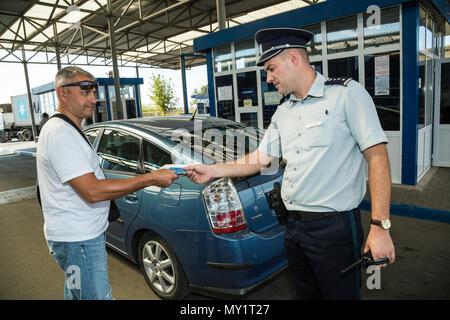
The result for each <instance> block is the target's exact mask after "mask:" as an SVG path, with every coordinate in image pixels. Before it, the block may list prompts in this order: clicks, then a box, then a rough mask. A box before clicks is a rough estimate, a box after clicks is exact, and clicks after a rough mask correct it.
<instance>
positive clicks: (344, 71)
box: [328, 57, 359, 81]
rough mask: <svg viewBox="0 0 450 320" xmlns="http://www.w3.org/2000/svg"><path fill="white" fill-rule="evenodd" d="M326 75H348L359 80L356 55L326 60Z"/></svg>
mask: <svg viewBox="0 0 450 320" xmlns="http://www.w3.org/2000/svg"><path fill="white" fill-rule="evenodd" d="M328 77H330V78H332V77H350V78H352V79H353V80H356V81H359V71H358V57H348V58H341V59H333V60H328Z"/></svg>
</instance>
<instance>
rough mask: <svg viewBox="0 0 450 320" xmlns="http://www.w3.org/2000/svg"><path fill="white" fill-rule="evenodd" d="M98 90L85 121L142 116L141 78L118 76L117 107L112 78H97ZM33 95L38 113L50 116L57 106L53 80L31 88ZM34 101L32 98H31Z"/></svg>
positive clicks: (142, 80)
mask: <svg viewBox="0 0 450 320" xmlns="http://www.w3.org/2000/svg"><path fill="white" fill-rule="evenodd" d="M96 80H97V82H98V85H99V86H98V91H97V92H96V94H95V98H96V100H97V104H96V106H95V108H94V114H93V116H92V119H89V120H87V122H89V123H90V122H92V123H96V122H103V121H109V120H122V119H132V118H140V117H142V105H141V98H140V95H139V85H141V84H143V83H144V79H143V78H120V80H119V83H120V100H121V102H122V103H121V105H122V107H121V108H118V107H117V102H116V101H117V99H116V95H115V89H114V79H113V78H97V79H96ZM31 92H32V95H33V97H35V99H36V101H37V106H36V109H37V110H39V112H38V113H39V114H41V115H42V113H44V112H46V113H47V114H48V115H49V116H51V115H52V114H53V113H54V112H55V111H56V108H57V107H58V98H57V96H56V92H55V85H54V82H50V83H47V84H45V85H42V86H39V87H36V88H33V89H32V90H31ZM33 101H34V100H33Z"/></svg>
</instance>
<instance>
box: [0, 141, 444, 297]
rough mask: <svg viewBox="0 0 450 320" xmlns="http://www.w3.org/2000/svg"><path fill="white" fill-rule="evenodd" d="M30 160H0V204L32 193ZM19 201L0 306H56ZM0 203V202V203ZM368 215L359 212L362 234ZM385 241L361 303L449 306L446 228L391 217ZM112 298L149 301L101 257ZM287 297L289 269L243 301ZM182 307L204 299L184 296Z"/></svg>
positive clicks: (127, 272)
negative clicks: (388, 246) (389, 252)
mask: <svg viewBox="0 0 450 320" xmlns="http://www.w3.org/2000/svg"><path fill="white" fill-rule="evenodd" d="M0 147H1V145H0ZM35 181H36V168H35V159H34V158H31V157H25V156H17V155H7V154H0V199H1V196H2V194H4V193H5V192H6V191H8V190H13V189H23V188H25V187H30V186H33V185H34V183H35ZM27 192H28V195H25V196H24V197H23V198H25V199H24V200H19V201H17V199H16V200H14V202H10V203H6V204H5V203H4V204H0V299H2V300H11V299H31V300H47V299H56V300H58V299H63V283H64V276H63V273H62V271H61V270H60V269H59V267H58V266H57V264H56V262H55V261H54V260H53V258H52V257H51V256H50V255H49V253H48V249H47V246H46V243H45V239H44V235H43V217H42V213H41V212H40V208H39V206H38V204H37V201H36V199H35V198H34V197H33V193H32V192H30V191H27ZM0 203H1V201H0ZM369 219H370V213H369V212H365V211H363V212H362V221H363V226H364V229H365V231H366V232H367V229H368V228H367V227H368V225H369ZM392 224H393V228H392V231H391V236H392V238H393V240H394V243H395V247H396V262H395V263H394V264H393V265H391V266H389V267H388V268H386V269H382V270H381V272H380V280H381V281H380V289H377V288H373V289H369V288H368V285H367V283H368V282H369V287H370V286H373V285H376V282H375V281H374V277H373V275H374V274H373V273H370V274H366V273H365V272H364V271H363V281H362V291H361V293H362V298H363V299H367V300H373V299H450V276H449V272H448V268H449V266H450V225H448V224H444V223H439V222H431V221H425V220H418V219H412V218H407V217H400V216H395V215H392ZM108 266H109V276H110V281H111V286H112V292H113V296H114V297H115V298H116V299H120V300H122V299H126V300H157V299H158V297H157V296H156V295H155V294H154V293H153V292H152V291H151V290H150V289H149V287H148V286H147V284H146V282H145V280H144V278H143V276H142V275H141V273H140V270H139V268H138V266H137V265H134V264H133V263H131V262H130V261H128V260H127V259H125V258H124V257H122V256H121V255H119V254H117V253H115V252H114V251H112V250H110V249H108ZM293 297H294V290H293V287H292V281H291V279H290V271H289V269H287V270H285V271H284V272H282V273H281V274H280V275H278V276H277V277H275V278H274V279H271V280H270V281H269V282H268V283H267V284H265V285H264V286H261V287H259V288H257V289H256V290H254V291H253V292H251V293H250V294H249V295H248V296H246V297H245V299H252V300H253V299H254V300H278V299H281V300H290V299H293ZM188 299H210V298H209V297H205V296H201V295H196V294H191V295H190V296H189V297H188Z"/></svg>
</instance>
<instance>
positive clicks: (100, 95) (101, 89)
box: [95, 86, 106, 100]
mask: <svg viewBox="0 0 450 320" xmlns="http://www.w3.org/2000/svg"><path fill="white" fill-rule="evenodd" d="M95 99H96V100H105V99H106V97H105V87H104V86H98V90H97V91H96V92H95Z"/></svg>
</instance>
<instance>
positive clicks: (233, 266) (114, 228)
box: [85, 115, 287, 299]
mask: <svg viewBox="0 0 450 320" xmlns="http://www.w3.org/2000/svg"><path fill="white" fill-rule="evenodd" d="M85 133H86V135H87V137H88V138H89V140H90V141H91V143H92V145H93V146H94V148H95V149H96V150H97V153H98V156H99V161H100V165H101V167H102V169H103V171H104V172H105V175H106V177H107V178H108V179H121V178H127V177H131V176H136V175H139V174H143V173H146V172H151V171H153V170H157V169H159V168H162V167H164V168H167V167H178V168H181V167H183V166H185V165H187V164H192V163H208V164H210V163H214V162H218V161H229V160H233V159H237V158H239V157H241V156H242V155H244V154H245V153H247V152H251V151H253V150H255V148H256V147H257V145H258V143H259V142H260V138H261V132H259V131H258V130H257V129H254V128H251V127H248V126H245V125H243V124H241V123H237V122H234V121H229V120H226V119H220V118H215V117H209V116H195V117H192V116H189V115H181V116H170V117H154V118H139V119H130V120H119V121H109V122H102V123H97V124H94V125H91V126H89V127H88V128H86V129H85ZM282 176H283V168H282V166H278V165H277V166H276V167H275V166H274V168H272V171H271V172H269V173H265V174H257V175H254V176H251V177H246V178H222V179H215V180H212V181H209V182H208V183H206V184H195V183H193V182H192V181H190V180H189V178H188V177H186V176H183V175H180V178H178V179H177V180H175V181H174V183H173V184H172V185H170V186H169V187H167V188H159V187H156V186H150V187H147V188H144V189H142V190H139V191H137V192H135V193H132V194H129V195H127V196H125V197H123V198H119V199H116V200H115V203H116V205H117V207H118V209H119V211H120V218H119V219H118V220H116V221H114V222H112V223H111V224H110V225H109V228H108V230H107V245H108V246H109V247H110V248H112V249H113V250H116V251H118V252H119V253H120V254H122V255H123V256H125V257H126V258H128V259H130V260H131V261H133V262H135V263H137V264H139V266H140V268H141V270H142V273H143V275H144V277H145V279H146V281H147V283H148V284H149V286H150V287H151V289H152V290H153V291H154V292H155V293H156V294H157V295H158V296H159V297H160V298H162V299H183V298H185V297H186V296H187V295H189V294H190V293H191V292H199V293H209V294H212V295H217V294H220V295H222V294H226V295H245V294H246V293H247V292H248V291H249V290H251V289H253V288H255V287H256V286H257V285H259V284H260V283H262V282H263V281H264V280H267V279H269V278H271V277H272V276H274V275H275V274H277V273H278V272H280V271H282V270H283V269H284V268H285V267H286V266H287V260H286V256H285V250H284V244H283V237H284V230H285V228H284V227H283V226H281V225H280V224H279V223H278V220H277V218H276V215H275V212H274V211H273V210H272V209H270V207H269V202H268V198H267V194H268V193H269V192H270V191H271V190H273V187H274V183H275V182H279V183H281V180H282Z"/></svg>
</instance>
